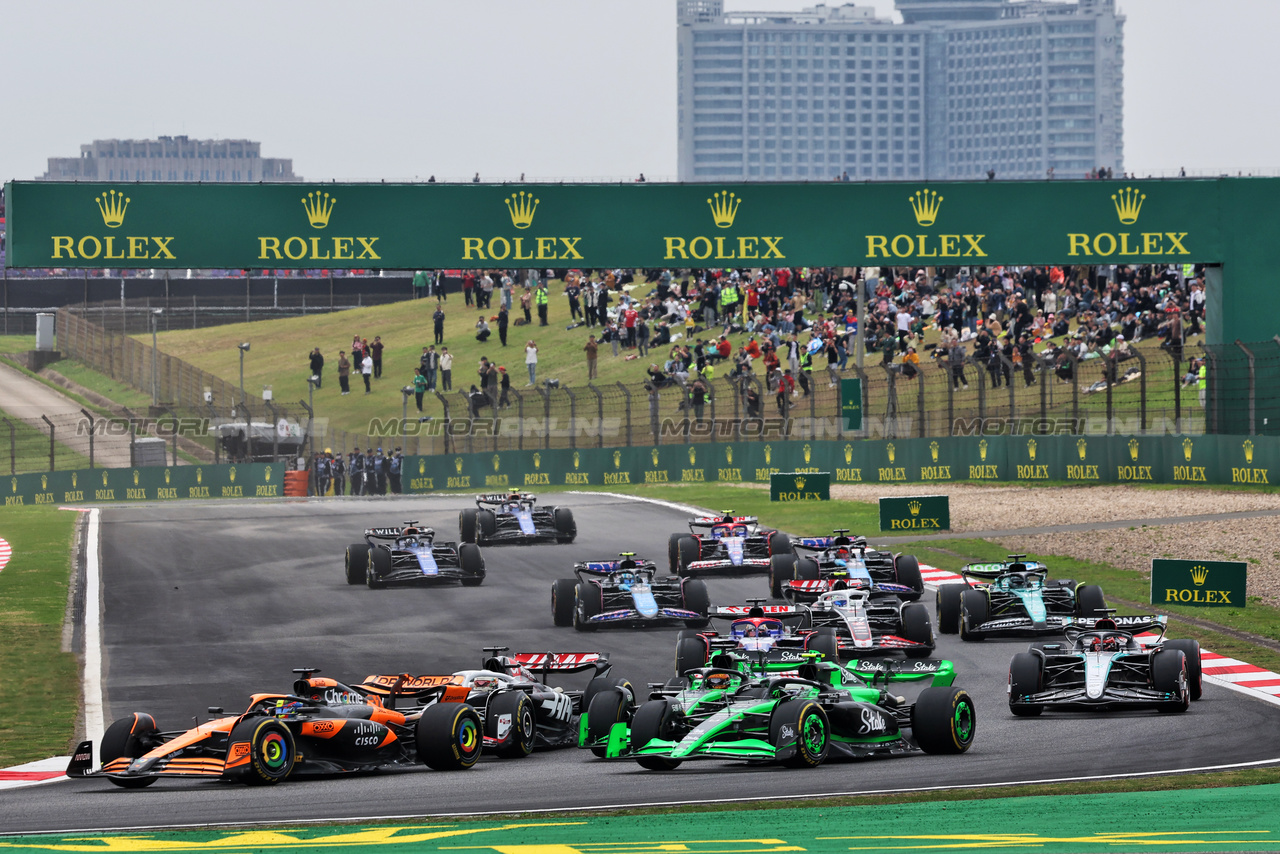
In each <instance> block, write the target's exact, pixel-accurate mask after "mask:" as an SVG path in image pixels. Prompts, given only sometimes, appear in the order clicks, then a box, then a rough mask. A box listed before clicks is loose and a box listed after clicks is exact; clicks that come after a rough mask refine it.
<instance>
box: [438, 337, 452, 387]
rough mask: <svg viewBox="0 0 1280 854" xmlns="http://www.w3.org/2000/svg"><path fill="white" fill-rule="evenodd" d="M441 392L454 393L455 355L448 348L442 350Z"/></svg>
mask: <svg viewBox="0 0 1280 854" xmlns="http://www.w3.org/2000/svg"><path fill="white" fill-rule="evenodd" d="M440 390H441V391H453V354H452V353H450V352H449V348H448V347H443V348H441V350H440Z"/></svg>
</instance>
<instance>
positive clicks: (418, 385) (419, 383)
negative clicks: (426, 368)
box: [413, 368, 428, 412]
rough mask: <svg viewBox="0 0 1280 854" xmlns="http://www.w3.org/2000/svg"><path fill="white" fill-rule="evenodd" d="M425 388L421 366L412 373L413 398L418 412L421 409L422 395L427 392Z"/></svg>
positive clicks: (425, 380)
mask: <svg viewBox="0 0 1280 854" xmlns="http://www.w3.org/2000/svg"><path fill="white" fill-rule="evenodd" d="M427 388H428V384H427V378H426V376H425V375H424V374H423V370H422V368H418V370H417V371H416V372H415V373H414V375H413V399H414V402H415V403H417V404H418V411H419V412H421V411H422V396H423V395H424V394H426V393H427Z"/></svg>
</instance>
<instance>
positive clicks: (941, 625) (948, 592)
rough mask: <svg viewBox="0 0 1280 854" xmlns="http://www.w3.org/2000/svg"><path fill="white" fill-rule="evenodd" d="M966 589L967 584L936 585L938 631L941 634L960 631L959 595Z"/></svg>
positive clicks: (967, 587)
mask: <svg viewBox="0 0 1280 854" xmlns="http://www.w3.org/2000/svg"><path fill="white" fill-rule="evenodd" d="M968 589H969V585H967V584H939V585H938V599H937V604H938V631H939V632H941V633H942V634H944V635H954V634H955V633H956V632H958V631H960V595H961V594H962V593H964V591H966V590H968Z"/></svg>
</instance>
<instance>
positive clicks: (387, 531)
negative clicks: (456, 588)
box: [346, 522, 485, 589]
mask: <svg viewBox="0 0 1280 854" xmlns="http://www.w3.org/2000/svg"><path fill="white" fill-rule="evenodd" d="M364 540H365V541H364V542H363V543H356V544H354V545H350V546H347V558H346V578H347V583H348V584H359V583H361V582H364V583H365V584H367V585H368V586H369V587H372V588H375V589H377V588H381V587H386V586H387V585H388V584H411V583H412V584H432V583H438V582H445V581H458V582H461V583H462V585H463V586H464V587H478V586H479V585H481V584H483V583H484V576H485V568H484V556H483V555H481V554H480V547H479V546H477V545H475V544H474V543H463V544H462V545H458V544H457V543H451V542H444V541H441V540H437V539H436V532H435V530H433V529H432V528H423V527H420V526H419V523H417V522H405V523H404V525H403V526H402V527H399V528H369V529H368V530H366V531H365V532H364Z"/></svg>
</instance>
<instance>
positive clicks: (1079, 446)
mask: <svg viewBox="0 0 1280 854" xmlns="http://www.w3.org/2000/svg"><path fill="white" fill-rule="evenodd" d="M1088 447H1089V443H1088V442H1086V441H1085V440H1084V439H1076V453H1078V454H1079V455H1080V459H1082V460H1083V459H1084V456H1085V452H1086V450H1087V449H1088Z"/></svg>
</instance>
